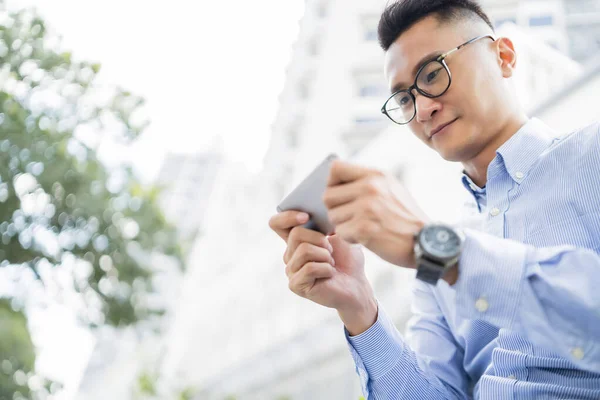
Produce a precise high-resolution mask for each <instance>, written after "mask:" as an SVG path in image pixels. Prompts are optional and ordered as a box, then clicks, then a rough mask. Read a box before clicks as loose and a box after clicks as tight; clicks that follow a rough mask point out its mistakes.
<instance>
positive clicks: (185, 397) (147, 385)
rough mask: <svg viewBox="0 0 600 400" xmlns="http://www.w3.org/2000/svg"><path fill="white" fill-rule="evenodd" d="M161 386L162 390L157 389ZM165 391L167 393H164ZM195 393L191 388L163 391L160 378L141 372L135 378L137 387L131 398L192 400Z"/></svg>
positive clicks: (153, 374)
mask: <svg viewBox="0 0 600 400" xmlns="http://www.w3.org/2000/svg"><path fill="white" fill-rule="evenodd" d="M160 386H163V387H162V389H161V388H159V387H160ZM165 391H167V392H169V393H165ZM194 395H195V391H194V390H193V389H192V388H189V387H188V388H185V389H183V390H181V389H172V388H171V389H170V390H166V389H164V385H161V383H160V376H159V375H158V374H156V373H152V372H149V371H143V372H142V373H141V374H140V375H139V376H138V378H137V387H136V388H134V390H133V398H134V399H136V400H158V399H167V398H168V399H173V400H192V399H193V398H194Z"/></svg>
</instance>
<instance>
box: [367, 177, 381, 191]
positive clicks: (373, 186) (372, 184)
mask: <svg viewBox="0 0 600 400" xmlns="http://www.w3.org/2000/svg"><path fill="white" fill-rule="evenodd" d="M365 186H366V187H365V192H367V193H368V194H377V193H378V192H379V184H378V182H377V180H376V179H374V178H370V179H368V180H367V182H366V184H365Z"/></svg>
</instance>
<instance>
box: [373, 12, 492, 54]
mask: <svg viewBox="0 0 600 400" xmlns="http://www.w3.org/2000/svg"><path fill="white" fill-rule="evenodd" d="M430 15H435V16H436V17H437V18H438V20H439V21H440V22H451V21H459V20H461V19H468V18H480V19H481V20H483V21H485V23H486V24H488V26H489V27H490V28H492V31H493V30H494V26H493V25H492V23H491V21H490V18H489V17H488V16H487V15H486V13H485V12H483V10H482V9H481V7H480V6H479V4H478V3H477V2H476V1H474V0H397V1H394V2H393V3H391V4H388V5H387V6H386V8H385V10H384V11H383V13H382V14H381V18H380V19H379V27H378V28H377V35H378V37H379V45H380V46H381V48H382V49H383V50H384V51H388V49H389V48H390V46H391V45H392V44H393V43H394V42H395V41H396V39H398V37H399V36H400V35H401V34H403V33H404V32H405V31H407V30H408V29H409V28H410V27H411V26H413V25H414V24H416V23H417V22H419V21H421V20H422V19H424V18H425V17H428V16H430Z"/></svg>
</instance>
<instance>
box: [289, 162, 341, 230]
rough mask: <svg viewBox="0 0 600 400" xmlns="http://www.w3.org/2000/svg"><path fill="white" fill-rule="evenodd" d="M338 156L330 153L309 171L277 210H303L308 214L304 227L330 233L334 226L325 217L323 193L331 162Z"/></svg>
mask: <svg viewBox="0 0 600 400" xmlns="http://www.w3.org/2000/svg"><path fill="white" fill-rule="evenodd" d="M337 158H339V157H338V156H337V154H335V153H331V154H329V155H328V156H327V157H325V159H324V160H323V161H321V163H320V164H319V165H317V167H316V168H315V169H314V170H313V171H312V172H311V173H310V174H308V176H307V177H306V178H304V180H303V181H302V182H300V184H298V186H296V188H295V189H294V190H292V191H291V192H290V194H288V195H287V196H286V197H285V198H284V199H283V200H282V201H281V202H280V203H279V205H278V206H277V211H278V212H282V211H288V210H294V211H303V212H305V213H307V214H308V215H309V216H310V219H309V220H308V222H307V223H305V224H304V225H302V226H303V227H304V228H307V229H312V230H315V231H317V232H321V233H322V234H324V235H330V234H332V233H334V232H335V227H334V225H333V224H332V223H331V221H329V218H328V217H327V207H325V203H323V195H324V194H325V189H327V180H328V178H329V170H330V168H331V163H332V162H333V161H334V160H335V159H337Z"/></svg>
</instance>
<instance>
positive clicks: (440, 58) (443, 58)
mask: <svg viewBox="0 0 600 400" xmlns="http://www.w3.org/2000/svg"><path fill="white" fill-rule="evenodd" d="M484 38H490V39H492V41H494V42H495V41H496V38H495V37H494V36H492V35H482V36H477V37H475V38H473V39H471V40H468V41H466V42H465V43H463V44H461V45H460V46H457V47H455V48H453V49H452V50H449V51H447V52H445V53H444V54H441V55H439V56H437V57H436V58H435V59H433V60H429V61H428V62H426V63H425V64H423V65H422V66H421V68H419V70H418V71H417V74H416V75H415V81H414V83H413V84H412V85H411V86H409V87H408V88H407V89H400V90H397V91H395V92H394V93H392V95H391V96H390V97H389V98H388V99H387V100H386V101H385V103H383V107H381V112H382V113H383V114H385V115H386V116H387V117H388V118H389V119H390V120H392V122H394V123H395V124H398V125H406V124H409V123H410V122H411V121H412V120H413V119H414V118H415V116H416V115H417V100H416V98H415V95H414V94H413V90H416V91H417V92H418V93H420V94H422V95H423V96H425V97H428V98H430V99H434V98H436V97H440V96H443V95H444V93H446V92H447V91H448V89H449V88H450V85H451V84H452V74H451V73H450V68H449V67H448V64H446V57H448V56H449V55H450V54H452V53H454V52H456V51H458V50H460V49H462V48H463V47H465V46H467V45H469V44H471V43H473V42H476V41H477V40H479V39H484ZM432 62H437V63H439V64H441V65H442V67H444V69H445V70H446V72H447V73H448V86H446V89H444V90H443V91H442V93H440V94H438V95H431V94H429V93H427V92H426V91H424V90H422V89H421V88H419V86H418V85H417V81H418V79H419V75H420V74H421V71H423V70H424V69H425V67H427V66H428V65H429V64H431V63H432ZM403 92H406V93H408V94H409V95H410V97H411V98H412V100H413V108H414V112H413V116H412V117H411V118H410V119H409V120H408V121H406V122H397V121H396V120H394V119H393V118H392V117H391V116H390V115H389V114H388V112H387V110H386V106H387V104H388V102H389V101H391V100H392V99H393V98H394V97H396V96H397V95H398V94H399V93H403Z"/></svg>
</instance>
